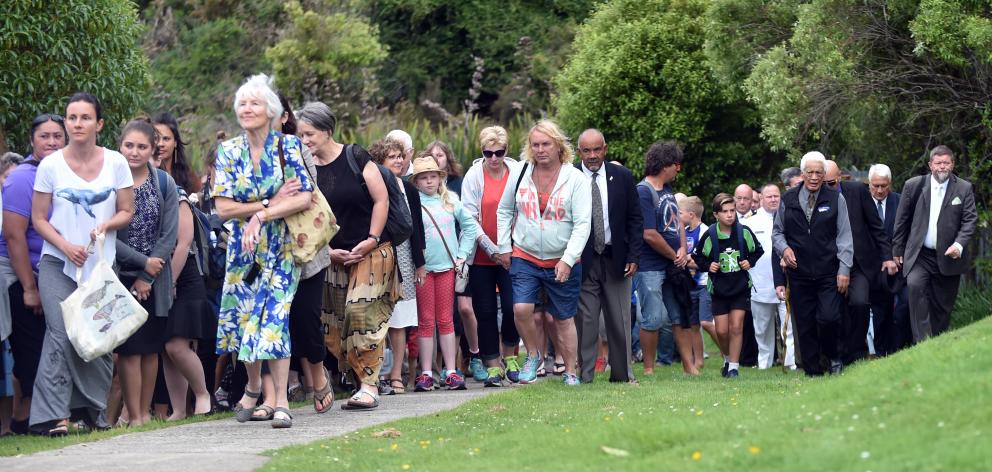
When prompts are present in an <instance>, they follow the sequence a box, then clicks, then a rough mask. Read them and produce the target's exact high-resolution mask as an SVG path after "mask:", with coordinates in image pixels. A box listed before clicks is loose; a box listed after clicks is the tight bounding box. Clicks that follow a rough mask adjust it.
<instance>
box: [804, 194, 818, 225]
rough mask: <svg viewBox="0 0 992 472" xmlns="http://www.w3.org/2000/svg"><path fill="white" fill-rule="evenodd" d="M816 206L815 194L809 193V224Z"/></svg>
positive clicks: (807, 218)
mask: <svg viewBox="0 0 992 472" xmlns="http://www.w3.org/2000/svg"><path fill="white" fill-rule="evenodd" d="M814 206H816V194H815V193H813V192H810V193H809V196H808V197H806V222H807V223H809V221H810V220H811V219H813V207H814Z"/></svg>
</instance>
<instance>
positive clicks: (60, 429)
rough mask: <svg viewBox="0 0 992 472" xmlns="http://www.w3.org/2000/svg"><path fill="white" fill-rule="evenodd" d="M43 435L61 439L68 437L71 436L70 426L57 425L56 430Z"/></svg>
mask: <svg viewBox="0 0 992 472" xmlns="http://www.w3.org/2000/svg"><path fill="white" fill-rule="evenodd" d="M43 435H45V436H48V437H50V438H61V437H65V436H68V435H69V424H68V423H63V424H59V425H55V427H54V428H52V429H49V430H48V431H45V432H44V433H43Z"/></svg>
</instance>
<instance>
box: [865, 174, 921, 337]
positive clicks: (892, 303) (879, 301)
mask: <svg viewBox="0 0 992 472" xmlns="http://www.w3.org/2000/svg"><path fill="white" fill-rule="evenodd" d="M868 190H869V191H870V192H871V197H872V203H873V204H874V206H875V208H876V211H877V212H878V217H879V218H881V219H882V228H883V229H884V230H885V236H886V237H887V238H888V239H889V243H890V244H891V242H892V235H893V233H894V231H895V222H896V209H897V208H899V199H900V195H899V193H897V192H893V191H892V171H891V170H890V169H889V166H887V165H885V164H875V165H873V166H871V168H870V169H868ZM881 277H882V282H883V283H881V284H879V285H878V286H877V287H874V288H873V289H872V291H871V324H872V332H873V333H874V334H873V336H872V338H873V345H874V347H875V355H878V356H885V355H888V354H891V353H893V352H896V351H898V350H900V349H902V348H904V347H906V346H907V345H908V344H909V341H910V340H911V339H913V338H912V335H913V334H912V331H911V330H910V327H909V304H908V298H909V291H908V290H907V289H906V278H905V275H904V274H903V273H902V271H900V272H899V273H897V274H895V275H887V274H881Z"/></svg>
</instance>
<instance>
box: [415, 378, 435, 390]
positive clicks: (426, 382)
mask: <svg viewBox="0 0 992 472" xmlns="http://www.w3.org/2000/svg"><path fill="white" fill-rule="evenodd" d="M414 385H415V386H416V387H415V388H414V391H415V392H430V391H431V390H434V377H432V376H430V375H427V374H420V375H418V376H417V381H416V383H415V384H414Z"/></svg>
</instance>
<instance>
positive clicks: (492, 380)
mask: <svg viewBox="0 0 992 472" xmlns="http://www.w3.org/2000/svg"><path fill="white" fill-rule="evenodd" d="M486 375H488V376H489V378H487V379H486V387H502V386H503V369H502V368H501V367H490V368H489V369H487V370H486Z"/></svg>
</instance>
